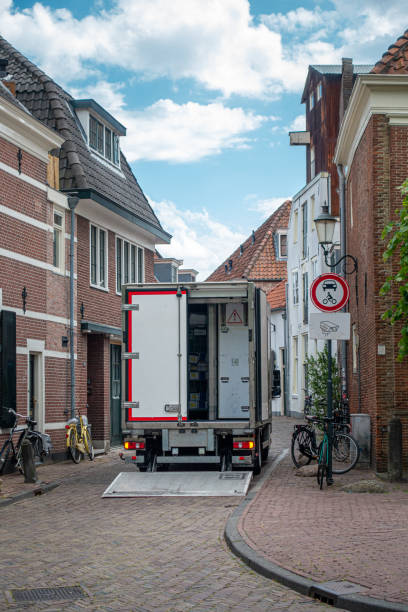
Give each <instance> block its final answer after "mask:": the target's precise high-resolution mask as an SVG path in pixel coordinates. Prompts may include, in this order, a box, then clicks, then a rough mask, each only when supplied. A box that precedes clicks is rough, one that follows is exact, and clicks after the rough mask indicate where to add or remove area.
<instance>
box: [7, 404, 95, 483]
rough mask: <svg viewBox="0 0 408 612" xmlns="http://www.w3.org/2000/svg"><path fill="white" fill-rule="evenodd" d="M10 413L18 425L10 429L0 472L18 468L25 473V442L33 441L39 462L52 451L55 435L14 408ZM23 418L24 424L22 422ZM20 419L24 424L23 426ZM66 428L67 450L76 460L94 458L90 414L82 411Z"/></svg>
mask: <svg viewBox="0 0 408 612" xmlns="http://www.w3.org/2000/svg"><path fill="white" fill-rule="evenodd" d="M8 412H9V413H10V414H11V415H12V416H14V424H13V425H12V427H11V428H10V431H9V434H8V437H7V438H6V440H5V441H4V443H3V446H2V447H1V450H0V474H3V473H4V472H8V471H12V470H13V469H17V470H18V471H19V472H20V473H21V474H23V473H24V454H23V445H24V442H25V441H26V440H27V441H28V442H29V443H30V444H31V446H32V449H33V456H34V461H35V463H37V465H38V464H39V463H42V462H43V461H44V459H45V457H47V456H48V455H50V453H51V450H52V443H51V437H50V436H49V435H48V434H45V433H41V432H40V431H37V430H36V429H35V427H36V426H37V421H34V420H33V419H31V418H29V417H28V416H26V415H22V414H20V413H18V412H16V411H15V410H13V409H12V408H9V409H8ZM22 419H23V420H24V424H23V423H21V420H22ZM19 420H20V423H21V425H19ZM65 427H66V430H67V433H66V440H67V450H68V454H69V456H70V457H71V459H72V460H73V461H74V463H79V461H80V460H81V458H82V457H83V456H85V454H86V455H87V456H88V457H89V459H90V460H91V461H92V460H93V458H94V448H93V443H92V436H91V431H90V426H89V424H88V419H87V417H86V416H85V415H81V414H80V412H79V410H78V416H77V417H73V418H72V419H70V420H69V421H68V423H67V425H66V426H65ZM16 436H18V437H16Z"/></svg>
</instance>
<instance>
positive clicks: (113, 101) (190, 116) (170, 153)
mask: <svg viewBox="0 0 408 612" xmlns="http://www.w3.org/2000/svg"><path fill="white" fill-rule="evenodd" d="M121 88H122V85H121V84H120V83H118V84H114V83H108V82H106V81H100V82H98V83H97V84H96V85H94V86H89V87H86V88H85V89H82V90H75V91H74V92H73V94H74V95H75V96H76V97H84V96H85V97H92V98H94V99H95V100H96V101H99V103H100V104H102V105H103V107H104V108H106V109H107V110H108V111H110V112H111V113H112V114H113V115H114V116H115V118H116V119H118V121H120V122H121V123H123V125H125V126H126V128H127V136H126V138H124V139H123V140H122V142H121V147H122V148H123V150H124V152H125V153H126V157H127V158H128V160H129V161H130V162H133V161H136V160H140V159H144V160H153V161H169V162H177V163H180V162H195V161H198V160H200V159H203V158H204V157H207V156H209V155H216V154H219V153H221V152H222V151H223V150H225V149H231V148H234V149H237V148H241V149H242V148H249V146H250V139H249V138H248V136H246V135H245V134H247V133H248V132H253V131H254V130H257V129H258V128H259V127H260V126H261V125H262V123H264V122H265V121H267V120H274V119H275V118H274V117H272V116H271V117H263V116H260V115H255V114H253V113H251V112H245V111H244V110H243V109H242V108H228V107H226V106H224V105H223V104H222V103H221V102H215V103H212V104H197V103H195V102H187V103H186V104H176V103H175V102H173V101H172V100H158V101H157V102H155V103H154V104H152V105H151V106H149V107H147V108H145V109H143V110H141V111H136V110H129V109H127V108H126V107H125V100H124V96H123V93H122V91H121Z"/></svg>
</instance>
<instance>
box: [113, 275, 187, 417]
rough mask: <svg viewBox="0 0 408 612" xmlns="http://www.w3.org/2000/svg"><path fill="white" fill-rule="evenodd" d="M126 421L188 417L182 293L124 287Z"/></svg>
mask: <svg viewBox="0 0 408 612" xmlns="http://www.w3.org/2000/svg"><path fill="white" fill-rule="evenodd" d="M123 308H124V313H125V314H124V321H125V340H126V342H125V350H126V352H125V353H124V357H125V362H124V365H125V368H124V369H125V410H126V415H125V420H126V421H128V422H134V421H177V420H178V419H179V418H181V419H182V420H186V419H187V367H186V364H187V293H186V291H185V290H181V289H179V288H175V287H174V286H173V287H171V288H170V287H168V288H163V287H160V288H158V289H157V290H156V289H152V288H148V289H142V288H138V287H137V288H128V289H126V291H125V304H124V306H123Z"/></svg>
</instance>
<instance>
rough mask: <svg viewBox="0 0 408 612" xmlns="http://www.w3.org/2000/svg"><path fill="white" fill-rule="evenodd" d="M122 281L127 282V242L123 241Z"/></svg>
mask: <svg viewBox="0 0 408 612" xmlns="http://www.w3.org/2000/svg"><path fill="white" fill-rule="evenodd" d="M123 282H124V283H125V284H126V283H128V282H129V243H128V242H124V243H123Z"/></svg>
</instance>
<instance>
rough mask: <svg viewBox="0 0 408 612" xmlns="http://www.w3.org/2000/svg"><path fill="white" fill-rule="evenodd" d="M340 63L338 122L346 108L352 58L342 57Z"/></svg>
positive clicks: (351, 73)
mask: <svg viewBox="0 0 408 612" xmlns="http://www.w3.org/2000/svg"><path fill="white" fill-rule="evenodd" d="M341 64H342V66H341V91H340V109H339V113H340V123H341V121H342V119H343V117H344V113H345V112H346V110H347V106H348V103H349V100H350V96H351V92H352V89H353V82H354V78H353V77H354V68H353V60H352V59H351V58H350V57H343V58H342V60H341Z"/></svg>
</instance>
